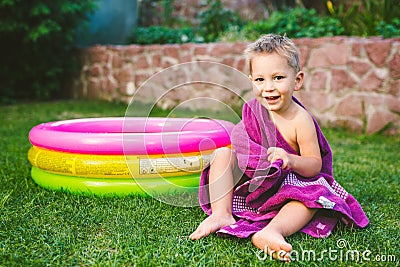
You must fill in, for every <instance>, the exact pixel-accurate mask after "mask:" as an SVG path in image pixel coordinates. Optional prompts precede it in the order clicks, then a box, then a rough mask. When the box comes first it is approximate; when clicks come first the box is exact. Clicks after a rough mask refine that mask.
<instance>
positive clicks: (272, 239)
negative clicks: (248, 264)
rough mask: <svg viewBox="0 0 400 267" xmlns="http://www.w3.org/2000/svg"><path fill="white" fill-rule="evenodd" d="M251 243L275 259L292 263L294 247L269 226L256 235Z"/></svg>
mask: <svg viewBox="0 0 400 267" xmlns="http://www.w3.org/2000/svg"><path fill="white" fill-rule="evenodd" d="M251 242H252V243H253V245H254V246H256V247H257V248H259V249H261V250H263V251H265V252H266V253H267V254H268V255H270V256H271V257H272V258H274V259H278V260H281V261H286V262H289V261H290V252H291V251H292V245H290V244H289V243H288V242H286V241H285V238H284V237H283V235H282V234H280V233H279V231H275V230H274V229H269V228H268V226H267V227H266V228H264V229H262V230H261V231H259V232H257V233H255V234H254V235H253V236H252V238H251Z"/></svg>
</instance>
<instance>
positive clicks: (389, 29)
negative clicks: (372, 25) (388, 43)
mask: <svg viewBox="0 0 400 267" xmlns="http://www.w3.org/2000/svg"><path fill="white" fill-rule="evenodd" d="M376 31H377V32H379V34H380V35H381V36H382V37H383V38H390V37H395V36H400V19H397V18H395V19H393V20H392V22H391V23H386V22H384V21H381V22H380V23H379V24H378V26H377V27H376Z"/></svg>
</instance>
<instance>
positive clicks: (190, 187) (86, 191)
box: [31, 167, 200, 196]
mask: <svg viewBox="0 0 400 267" xmlns="http://www.w3.org/2000/svg"><path fill="white" fill-rule="evenodd" d="M31 176H32V179H33V180H34V181H35V182H36V183H37V184H38V185H40V186H41V187H44V188H46V189H49V190H55V191H67V192H69V193H73V194H83V195H96V196H112V195H118V196H126V195H140V196H154V195H164V194H169V195H171V194H177V193H189V192H190V193H196V192H197V191H198V187H199V181H200V174H192V175H185V176H179V177H171V178H168V179H164V178H146V179H133V178H131V179H117V178H116V179H101V178H86V179H84V178H82V177H75V176H66V175H60V174H55V173H49V172H46V171H44V170H41V169H38V168H36V167H32V170H31Z"/></svg>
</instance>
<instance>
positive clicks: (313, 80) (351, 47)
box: [72, 37, 400, 134]
mask: <svg viewBox="0 0 400 267" xmlns="http://www.w3.org/2000/svg"><path fill="white" fill-rule="evenodd" d="M294 41H295V43H296V44H297V46H298V47H299V49H300V51H301V65H302V69H303V71H304V72H305V73H306V76H305V83H304V86H303V88H302V90H301V91H300V92H298V93H296V96H297V97H298V98H299V99H300V100H301V101H302V102H303V103H304V104H305V106H306V107H307V108H308V109H309V110H310V111H311V112H312V113H313V114H314V115H315V117H316V118H317V119H318V120H319V122H320V123H321V124H322V125H324V126H345V127H347V128H350V129H352V130H354V131H357V132H366V133H375V132H379V131H383V132H387V133H391V134H394V133H399V125H400V49H399V48H400V38H394V39H380V38H357V37H332V38H318V39H308V38H302V39H295V40H294ZM246 45H247V43H211V44H182V45H149V46H139V45H129V46H94V47H91V48H88V49H86V50H82V51H81V52H80V53H81V58H82V63H83V67H82V70H81V75H80V77H79V79H77V80H76V81H75V83H74V86H73V89H72V90H73V95H74V97H85V98H89V99H103V100H109V101H124V102H126V103H128V102H129V101H130V100H131V98H132V96H133V95H134V94H135V92H137V91H138V89H139V88H140V86H141V85H142V84H146V83H144V82H145V81H146V80H147V79H148V78H149V77H155V76H152V75H154V74H156V73H162V71H163V70H165V69H166V68H169V67H171V66H175V65H176V64H181V63H185V62H193V61H194V62H203V61H207V62H218V63H222V64H226V65H228V66H231V67H232V68H234V69H237V70H238V71H240V72H242V73H243V77H244V76H247V75H248V66H247V64H246V61H245V59H244V57H243V55H242V52H243V50H244V48H245V47H246ZM223 66H224V65H223ZM205 68H206V69H207V68H208V67H205ZM207 71H208V74H207V75H208V77H219V78H213V79H217V81H213V83H216V84H220V85H222V86H225V85H226V84H228V87H229V86H233V87H234V85H233V84H234V83H235V82H237V83H239V85H240V86H241V87H242V89H241V91H239V92H236V93H235V94H234V95H233V96H232V94H230V93H218V96H216V90H213V89H212V88H208V87H207V86H206V87H204V86H203V87H201V86H200V87H199V86H193V87H192V88H190V90H191V91H190V90H189V92H191V93H185V94H182V91H180V92H176V93H175V94H174V93H171V94H169V96H170V97H168V99H169V100H166V99H164V100H163V101H160V102H159V103H157V104H159V105H161V106H162V107H163V108H171V107H173V106H174V105H176V104H177V103H179V102H180V101H182V100H185V99H187V98H188V97H190V96H202V97H213V98H216V97H217V98H219V99H222V100H221V101H224V103H229V104H232V105H235V104H237V101H238V100H239V98H240V97H244V98H245V99H248V98H249V97H250V95H251V88H249V86H248V85H247V84H244V83H243V80H242V79H239V78H238V75H236V74H234V75H233V76H234V77H230V76H232V73H234V72H229V71H228V72H226V71H225V70H223V69H218V68H216V69H212V70H211V69H207V70H202V72H207ZM197 72H198V71H197V70H189V71H186V72H182V73H180V74H179V75H176V76H174V77H168V78H167V80H166V79H164V80H163V79H150V80H151V81H153V82H154V81H156V83H154V84H152V88H154V89H151V90H143V91H146V92H145V93H144V94H142V95H141V96H140V99H142V100H143V101H146V99H150V98H152V99H155V97H157V95H160V94H161V92H160V90H161V91H163V90H164V91H166V90H170V89H171V86H173V85H176V84H182V82H188V81H189V82H190V81H192V80H193V75H194V73H197ZM161 76H162V75H161ZM185 77H186V78H185ZM171 79H172V81H171ZM174 79H176V81H174ZM202 79H203V80H204V78H202ZM240 83H243V84H240ZM147 84H148V85H149V84H151V83H147ZM250 87H251V86H250ZM156 88H157V89H156ZM154 90H156V91H154ZM157 90H158V91H157ZM150 91H151V92H150ZM172 91H173V90H171V92H172ZM185 92H187V91H185ZM224 94H225V95H224ZM194 108H195V107H194Z"/></svg>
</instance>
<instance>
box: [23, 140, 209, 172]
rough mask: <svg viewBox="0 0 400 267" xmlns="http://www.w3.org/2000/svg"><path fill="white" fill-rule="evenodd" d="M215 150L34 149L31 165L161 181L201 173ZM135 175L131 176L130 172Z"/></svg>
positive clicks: (40, 167)
mask: <svg viewBox="0 0 400 267" xmlns="http://www.w3.org/2000/svg"><path fill="white" fill-rule="evenodd" d="M213 151H214V150H208V151H202V152H193V153H184V154H170V155H165V154H163V155H148V156H146V155H137V156H135V155H129V156H123V155H91V154H76V153H67V152H60V151H54V150H48V149H43V148H39V147H36V146H33V147H31V148H30V150H29V152H28V160H29V162H30V163H31V164H32V166H34V167H37V168H39V169H42V170H45V171H47V172H51V173H57V174H62V175H69V176H79V177H93V178H159V177H165V178H167V177H176V176H182V175H189V174H196V173H200V172H201V171H202V170H203V168H204V167H205V166H206V165H207V164H208V163H209V162H210V158H211V155H212V153H213ZM131 172H132V173H131Z"/></svg>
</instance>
